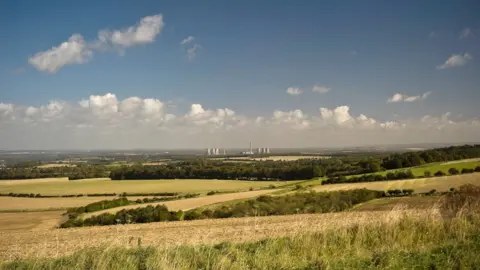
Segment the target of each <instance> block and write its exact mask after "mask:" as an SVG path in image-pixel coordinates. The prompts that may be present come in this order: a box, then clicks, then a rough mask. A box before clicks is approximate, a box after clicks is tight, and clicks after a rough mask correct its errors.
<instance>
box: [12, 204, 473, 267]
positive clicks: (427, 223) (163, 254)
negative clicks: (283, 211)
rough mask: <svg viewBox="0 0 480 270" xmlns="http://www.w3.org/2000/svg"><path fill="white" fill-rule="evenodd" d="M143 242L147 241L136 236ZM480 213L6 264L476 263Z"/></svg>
mask: <svg viewBox="0 0 480 270" xmlns="http://www.w3.org/2000/svg"><path fill="white" fill-rule="evenodd" d="M135 244H137V245H140V244H141V240H138V239H137V241H135ZM478 252H480V216H479V215H478V213H477V214H476V215H474V216H473V217H471V218H469V219H467V218H464V217H457V218H455V219H454V220H452V221H444V220H443V219H439V218H437V217H435V216H434V215H427V216H423V217H422V218H421V219H412V218H409V217H402V216H396V217H395V216H392V217H391V218H390V219H389V220H382V221H381V222H374V223H369V224H366V225H356V226H353V227H342V228H336V229H333V230H327V231H324V232H317V233H300V234H297V235H289V236H287V237H280V238H269V239H265V240H261V241H257V242H252V243H240V244H235V243H230V242H224V243H222V244H217V245H204V246H188V245H185V246H179V247H171V248H167V249H157V248H148V247H145V248H144V247H136V248H133V249H127V248H112V247H109V248H88V249H85V250H83V251H80V252H77V253H75V254H73V255H71V256H68V257H63V258H57V259H32V260H25V261H15V262H11V263H5V264H4V265H3V267H4V268H5V269H92V268H93V269H413V268H415V269H474V268H476V267H478V265H480V257H479V256H478Z"/></svg>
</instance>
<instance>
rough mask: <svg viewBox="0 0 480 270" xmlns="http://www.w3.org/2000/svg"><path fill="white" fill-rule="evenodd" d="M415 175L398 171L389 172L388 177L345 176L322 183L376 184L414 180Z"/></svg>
mask: <svg viewBox="0 0 480 270" xmlns="http://www.w3.org/2000/svg"><path fill="white" fill-rule="evenodd" d="M413 178H415V175H413V173H412V171H410V170H407V171H397V172H389V173H387V174H386V175H381V174H364V175H362V176H352V177H345V176H338V177H331V178H328V179H327V180H324V181H322V185H328V184H340V183H360V182H375V181H386V180H401V179H413Z"/></svg>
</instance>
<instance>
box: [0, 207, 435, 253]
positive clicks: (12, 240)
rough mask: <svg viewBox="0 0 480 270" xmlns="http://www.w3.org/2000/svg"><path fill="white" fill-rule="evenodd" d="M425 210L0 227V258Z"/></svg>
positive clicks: (207, 239) (311, 227)
mask: <svg viewBox="0 0 480 270" xmlns="http://www.w3.org/2000/svg"><path fill="white" fill-rule="evenodd" d="M21 214H24V213H21ZM428 215H430V216H432V217H433V218H437V214H436V213H435V212H433V213H432V211H427V210H405V211H403V210H402V211H386V212H381V211H376V212H342V213H327V214H304V215H287V216H269V217H246V218H229V219H208V220H193V221H178V222H156V223H148V224H130V225H117V226H101V227H83V228H72V229H45V230H35V231H27V230H23V231H15V232H12V231H9V232H2V231H0V261H2V260H13V259H20V258H28V259H34V258H42V257H58V256H63V255H68V254H72V253H74V252H76V251H78V250H80V249H83V248H87V247H100V246H109V247H118V246H120V247H136V246H137V245H138V239H141V242H142V246H153V247H159V248H163V247H171V246H176V245H182V244H215V243H220V242H224V241H229V242H245V241H255V240H259V239H264V238H270V237H281V236H286V235H290V236H293V235H296V234H302V233H305V232H317V231H324V230H330V229H339V228H345V227H349V226H352V225H359V226H363V225H368V224H373V223H376V222H396V221H398V220H399V219H400V217H402V216H409V217H412V218H421V217H425V216H428ZM45 228H46V227H45Z"/></svg>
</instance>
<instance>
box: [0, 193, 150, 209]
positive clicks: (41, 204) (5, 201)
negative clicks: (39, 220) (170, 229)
mask: <svg viewBox="0 0 480 270" xmlns="http://www.w3.org/2000/svg"><path fill="white" fill-rule="evenodd" d="M148 197H149V198H151V196H148ZM143 198H145V197H137V196H135V197H128V199H129V200H133V201H134V200H136V199H143ZM114 199H118V197H116V196H98V197H74V198H23V197H4V196H1V197H0V212H1V211H4V212H5V211H39V210H57V209H67V208H70V207H79V206H85V205H87V204H90V203H94V202H98V201H103V200H114Z"/></svg>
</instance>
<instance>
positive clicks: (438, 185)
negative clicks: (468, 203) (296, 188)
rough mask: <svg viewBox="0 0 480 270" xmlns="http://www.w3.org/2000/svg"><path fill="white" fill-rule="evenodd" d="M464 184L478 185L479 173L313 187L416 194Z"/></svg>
mask: <svg viewBox="0 0 480 270" xmlns="http://www.w3.org/2000/svg"><path fill="white" fill-rule="evenodd" d="M465 184H474V185H480V173H472V174H462V175H454V176H442V177H431V178H419V179H409V180H393V181H377V182H365V183H345V184H331V185H323V186H315V187H313V190H316V191H333V190H345V189H359V188H366V189H372V190H389V189H413V190H415V192H417V193H422V192H428V191H430V190H432V189H435V190H437V191H448V190H449V189H450V188H452V187H453V188H458V187H460V186H462V185H465Z"/></svg>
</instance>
